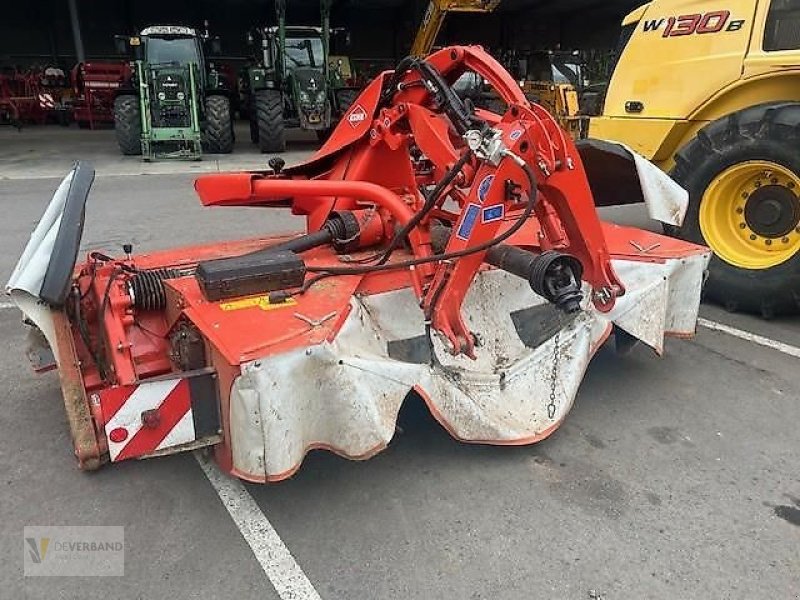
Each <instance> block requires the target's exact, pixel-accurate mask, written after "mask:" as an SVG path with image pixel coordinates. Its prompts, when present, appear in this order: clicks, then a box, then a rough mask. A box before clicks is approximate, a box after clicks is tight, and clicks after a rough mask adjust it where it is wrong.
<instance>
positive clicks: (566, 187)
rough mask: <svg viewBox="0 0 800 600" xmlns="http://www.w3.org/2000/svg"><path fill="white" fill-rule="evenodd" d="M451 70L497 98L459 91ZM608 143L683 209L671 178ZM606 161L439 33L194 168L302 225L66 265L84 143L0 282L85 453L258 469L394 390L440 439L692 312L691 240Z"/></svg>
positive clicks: (389, 420) (567, 399)
mask: <svg viewBox="0 0 800 600" xmlns="http://www.w3.org/2000/svg"><path fill="white" fill-rule="evenodd" d="M466 71H474V72H475V73H477V75H478V76H480V77H482V78H484V79H485V80H487V81H488V82H489V83H490V84H491V85H492V87H493V88H494V90H495V92H496V93H497V94H498V95H499V97H501V98H502V99H503V102H504V104H505V106H506V108H505V110H504V112H503V113H502V114H496V113H492V112H488V111H485V110H479V109H475V108H474V107H472V106H471V105H470V104H469V103H468V102H464V101H462V100H461V99H460V98H459V97H458V96H457V95H456V94H455V93H454V91H453V89H452V85H453V83H454V82H455V81H456V80H457V79H458V78H459V77H460V76H461V75H463V74H464V72H466ZM617 149H618V150H620V149H619V148H617ZM620 151H621V150H620ZM584 159H585V161H586V166H587V169H585V168H584ZM629 159H630V160H629V163H630V167H631V169H632V170H633V171H634V173H635V174H636V173H638V175H639V176H640V179H639V180H640V182H641V184H642V185H641V188H640V189H639V190H638V191H636V193H639V194H642V195H643V196H644V198H645V201H646V202H647V205H648V208H649V209H650V210H651V211H652V212H653V213H655V214H661V215H666V217H665V220H666V221H667V222H671V223H676V222H679V221H680V219H681V218H682V214H683V211H684V210H685V201H686V197H685V194H684V193H683V191H682V190H680V188H677V187H676V186H674V185H673V184H671V182H670V180H669V179H668V178H666V176H665V175H663V174H662V173H661V172H660V171H658V170H657V169H655V168H654V167H652V165H650V167H652V170H650V168H649V167H648V166H647V165H649V163H646V161H641V160H639V159H637V158H636V157H635V156H632V155H629ZM604 160H611V159H609V158H604V157H603V153H602V152H598V151H597V148H596V147H590V148H588V149H587V148H583V147H576V145H575V144H574V143H573V142H572V140H571V139H569V137H568V136H567V135H566V134H565V133H564V131H563V130H562V129H561V128H560V127H559V126H558V124H557V123H556V122H555V120H554V119H553V118H552V117H551V116H550V115H549V114H548V113H547V112H545V111H544V110H543V109H542V108H541V107H539V106H537V105H532V104H530V103H529V102H528V101H527V100H526V99H525V97H524V95H523V94H522V91H521V90H520V88H519V86H518V85H517V83H516V82H515V81H514V79H513V78H512V77H511V76H510V75H509V74H508V73H506V71H505V70H504V69H503V68H502V67H501V66H500V65H499V64H498V63H497V62H496V61H495V60H494V59H493V58H491V56H489V55H488V54H487V53H485V52H484V51H483V50H481V49H480V48H478V47H450V48H445V49H443V50H441V51H438V52H436V53H434V54H432V55H431V56H429V57H428V58H427V59H416V58H408V59H405V60H403V61H402V62H401V63H400V64H399V66H398V67H397V68H396V69H395V70H394V71H387V72H385V73H383V74H381V75H380V76H379V77H378V78H376V79H375V80H374V81H373V82H372V83H370V84H369V85H368V86H367V87H366V88H365V90H364V91H363V92H362V93H361V95H360V96H359V97H358V98H357V100H356V101H355V102H354V103H353V105H352V106H351V108H350V109H349V110H348V111H347V113H346V114H345V115H344V118H343V119H342V121H341V122H340V123H339V125H338V126H337V128H336V129H335V131H334V132H333V134H332V135H331V137H330V138H329V139H328V141H327V142H326V143H325V145H324V146H323V147H322V148H321V149H320V150H319V151H318V152H317V153H316V154H315V155H314V156H313V157H312V158H311V159H309V160H308V161H306V162H304V163H302V164H299V165H295V166H292V167H289V168H284V165H283V161H281V160H280V159H278V158H273V159H272V160H271V161H270V163H271V164H270V166H271V170H269V171H264V172H243V173H229V174H215V175H207V176H202V177H200V178H199V179H198V180H197V182H196V184H195V188H196V191H197V193H198V195H199V196H200V200H201V202H202V203H203V204H204V205H206V206H217V207H224V206H253V207H261V208H263V209H264V210H265V211H271V210H281V209H284V210H286V209H288V210H291V211H292V212H293V213H294V214H296V215H304V216H305V217H306V221H307V227H306V232H305V233H298V234H297V235H291V236H283V237H271V238H263V239H255V240H242V241H233V242H228V243H217V244H210V245H205V246H197V247H191V248H181V249H176V250H171V251H166V252H159V253H154V254H145V255H131V248H129V247H128V248H125V249H124V252H123V253H122V255H121V256H119V257H112V256H108V255H106V254H101V253H98V252H92V253H90V254H89V256H88V258H87V259H86V260H85V261H83V262H81V263H79V264H77V266H76V264H75V261H76V256H77V252H78V248H79V246H80V232H81V230H82V224H83V216H84V206H85V202H86V199H87V196H88V194H89V188H90V186H91V183H92V179H93V176H94V173H93V171H92V169H91V168H90V167H89V166H88V165H85V164H81V163H79V164H78V165H77V166H76V167H75V169H74V170H73V171H72V172H71V173H70V174H69V175H68V176H67V178H66V179H65V180H64V182H63V183H62V185H61V187H60V188H59V190H58V191H57V192H56V194H55V196H54V198H53V200H52V202H51V204H50V207H49V208H48V210H47V212H46V214H45V216H44V217H43V218H42V220H41V222H40V223H39V225H38V226H37V229H36V231H35V232H34V234H33V236H32V238H31V242H30V243H29V245H28V247H27V248H26V250H25V252H24V254H23V256H22V258H21V259H20V261H19V264H18V265H17V268H16V269H15V271H14V274H13V275H12V278H11V280H10V281H9V284H8V288H7V289H8V290H9V292H10V294H11V297H12V299H13V300H14V301H15V302H16V303H17V305H18V306H19V307H20V308H21V309H22V311H23V312H24V313H25V315H26V316H27V318H28V320H29V322H31V323H35V324H36V329H34V330H33V333H34V336H35V337H34V339H35V340H38V341H34V343H33V347H34V348H35V349H37V350H38V355H39V356H43V355H44V353H45V352H46V350H47V348H48V347H49V349H50V350H51V351H52V353H53V355H54V361H55V363H57V365H58V368H59V372H60V377H61V383H62V389H63V394H64V401H65V405H66V409H67V415H68V420H69V423H70V428H71V432H72V437H73V442H74V448H75V453H76V455H77V457H78V461H79V464H80V465H81V467H82V468H85V469H95V468H98V467H99V466H100V465H101V464H102V463H104V462H109V461H110V462H117V461H121V460H125V459H129V458H142V457H149V456H157V455H162V454H167V453H172V452H179V451H182V450H188V449H192V448H197V447H200V446H211V447H213V454H214V457H215V459H216V461H217V462H218V464H219V465H220V466H221V467H222V468H223V469H224V470H225V471H227V472H229V473H231V474H233V475H235V476H238V477H241V478H244V479H247V480H250V481H256V482H267V481H278V480H281V479H284V478H286V477H289V476H291V474H292V473H294V472H295V470H296V469H298V468H299V466H300V464H301V462H302V460H303V457H304V455H305V454H306V452H308V451H309V450H310V449H312V448H324V449H327V450H331V451H333V452H336V453H337V454H340V455H342V456H345V457H348V458H352V459H364V458H367V457H370V456H372V455H373V454H375V453H376V452H379V451H380V450H382V449H383V448H385V447H386V446H387V444H388V443H389V442H390V440H391V439H392V437H393V435H394V433H395V423H396V419H397V414H398V411H399V409H400V406H401V404H402V403H403V401H404V400H405V399H406V398H407V397H408V396H409V395H410V394H414V395H417V396H418V397H420V398H422V400H423V401H424V402H425V403H426V404H427V406H428V408H429V409H430V411H431V413H432V414H433V416H434V417H435V418H436V419H437V420H438V421H439V422H440V423H441V425H442V426H443V427H444V429H446V430H447V431H448V432H449V433H450V434H451V435H452V436H453V437H454V438H456V439H458V440H461V441H464V442H471V443H485V444H498V445H523V444H531V443H535V442H538V441H540V440H542V439H544V438H546V437H547V436H549V435H550V434H551V433H552V432H553V431H555V430H556V429H557V428H558V427H559V426H560V425H561V423H562V422H563V421H564V419H565V417H566V415H567V413H568V412H569V410H570V408H571V407H572V404H573V400H574V398H575V394H576V392H577V390H578V387H579V385H580V382H581V380H582V378H583V375H584V372H585V370H586V368H587V365H588V363H589V361H590V359H591V357H592V355H593V354H594V353H595V351H596V350H597V349H598V348H599V347H600V346H601V345H602V344H603V343H604V342H605V340H606V339H607V338H608V337H609V336H611V335H615V337H616V342H617V344H618V345H620V346H623V347H625V348H629V347H630V346H631V345H632V343H633V342H635V341H637V340H638V341H641V342H642V344H643V345H646V346H649V347H650V348H652V349H653V350H655V351H656V352H658V353H661V352H662V350H663V340H664V336H665V334H671V335H677V336H690V335H692V334H693V333H694V329H695V325H696V319H697V311H698V305H699V301H700V288H701V283H702V280H703V273H704V270H705V268H706V265H707V263H708V259H709V252H708V250H707V249H706V248H703V247H700V246H696V245H693V244H690V243H687V242H683V241H681V240H676V239H672V238H667V237H663V236H661V235H657V234H654V233H651V232H649V231H644V230H639V229H633V228H629V227H621V226H617V225H614V224H611V223H606V222H602V221H601V220H599V218H598V214H597V210H596V208H595V202H594V198H593V192H592V189H593V188H592V181H591V180H590V178H589V177H587V170H589V171H591V170H597V165H596V164H595V168H594V169H588V167H589V164H590V161H592V162H596V161H601V162H602V161H604ZM600 171H602V169H600ZM644 175H646V176H644ZM266 219H268V217H266ZM44 362H45V363H46V362H47V361H46V360H45V361H44ZM39 366H40V367H42V366H43V365H42V364H41V363H40V365H39ZM44 366H46V365H44Z"/></svg>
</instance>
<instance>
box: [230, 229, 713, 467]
mask: <svg viewBox="0 0 800 600" xmlns="http://www.w3.org/2000/svg"><path fill="white" fill-rule="evenodd" d="M615 230H618V232H624V233H626V234H627V233H629V232H630V231H631V230H627V229H625V228H615ZM647 235H648V237H650V238H651V239H653V238H657V239H664V240H665V242H664V243H665V245H668V242H667V241H666V240H667V239H666V238H661V236H655V235H653V234H647ZM669 242H670V243H671V242H672V241H671V240H670V241H669ZM637 245H638V244H637ZM676 246H679V247H680V250H679V251H676ZM632 250H633V247H632ZM645 250H647V252H646V253H645V254H646V255H647V257H646V258H644V259H643V258H642V257H641V256H635V257H634V256H632V257H631V259H622V258H620V259H616V260H614V268H615V269H616V272H617V273H618V274H619V276H620V277H621V278H622V280H623V282H624V284H625V287H626V289H627V293H626V295H625V296H624V297H623V298H621V299H620V301H619V302H618V304H617V306H616V307H615V308H614V309H613V311H612V312H610V313H606V314H603V313H600V312H598V311H596V310H595V309H594V308H593V307H592V306H591V304H590V303H588V302H586V301H585V302H584V310H583V311H582V312H580V313H579V314H578V315H577V316H575V317H574V318H572V317H570V318H568V317H566V316H564V315H562V314H561V313H560V312H558V311H557V310H556V309H554V308H553V307H552V306H551V305H550V304H549V303H547V302H546V301H545V300H544V299H542V298H540V297H539V296H536V295H534V294H533V293H532V292H531V290H530V287H529V286H528V285H527V283H526V282H525V281H523V280H521V279H519V278H516V277H514V276H512V275H509V274H507V273H505V272H503V271H499V270H487V271H482V272H481V273H480V274H479V275H478V277H477V278H476V280H475V282H474V284H473V286H472V287H471V289H470V291H469V293H468V295H467V298H466V302H465V305H464V313H465V317H466V321H467V323H468V324H469V327H470V329H471V330H472V331H474V332H475V333H476V334H477V335H478V338H479V339H478V342H479V345H478V347H477V350H476V353H477V360H475V361H473V360H470V359H469V358H466V357H453V356H451V355H450V354H448V353H447V352H446V351H445V350H444V347H443V345H442V344H441V343H440V342H439V340H438V339H437V338H436V336H435V335H433V336H432V343H430V342H429V338H428V336H427V335H426V332H425V324H424V322H423V320H422V315H421V313H420V310H419V307H418V301H417V300H416V298H415V296H414V294H413V292H412V291H411V290H410V289H408V288H405V289H401V290H396V291H388V292H383V293H379V294H374V295H366V296H359V295H356V296H353V298H352V299H351V301H350V312H349V315H348V316H347V318H346V319H345V321H344V323H343V324H342V326H341V328H340V329H339V330H338V333H337V334H336V335H335V337H334V338H333V339H332V340H331V341H329V342H324V343H322V344H319V345H314V346H309V347H302V348H297V349H295V350H293V351H290V352H287V353H282V354H277V355H271V356H265V357H264V358H261V359H258V360H252V361H250V362H247V363H245V364H243V365H242V366H241V375H240V376H239V377H237V378H236V380H235V381H234V384H233V387H232V389H231V396H230V415H229V419H230V434H231V435H230V444H231V450H232V455H233V472H234V474H236V475H237V476H239V477H242V478H244V479H248V480H251V481H258V482H264V481H278V480H281V479H285V478H287V477H289V476H291V475H292V474H293V473H294V472H295V471H296V470H297V469H298V468H299V466H300V464H301V462H302V460H303V457H304V455H305V454H306V452H307V451H308V450H310V449H313V448H324V449H328V450H331V451H333V452H336V453H337V454H340V455H343V456H345V457H347V458H351V459H364V458H368V457H370V456H372V455H374V454H375V453H377V452H379V451H380V450H382V449H383V448H385V447H386V445H387V444H388V443H389V441H390V440H391V439H392V436H393V435H394V432H395V423H396V419H397V414H398V411H399V410H400V406H401V404H402V403H403V400H404V399H405V397H406V396H407V394H408V393H409V392H410V391H411V390H416V391H417V392H418V393H419V394H420V395H421V396H422V398H423V399H424V400H425V402H426V403H427V405H428V407H429V409H430V410H431V412H432V414H433V415H434V416H435V418H436V419H437V420H438V421H439V422H440V423H441V424H442V425H443V426H444V427H445V429H447V431H448V432H450V434H451V435H452V436H453V437H455V438H456V439H459V440H461V441H465V442H473V443H487V444H508V445H521V444H530V443H534V442H537V441H540V440H542V439H544V438H546V437H547V436H549V435H550V434H551V433H552V432H553V431H555V430H556V429H557V428H558V426H559V425H560V424H561V422H562V421H563V419H564V417H565V416H566V414H567V413H568V412H569V410H570V408H571V407H572V404H573V401H574V399H575V395H576V394H577V391H578V388H579V386H580V382H581V380H582V379H583V375H584V372H585V371H586V368H587V365H588V363H589V360H590V359H591V357H592V355H593V354H594V352H595V351H596V350H597V348H598V347H599V346H600V345H601V344H602V343H603V342H604V341H605V339H606V338H607V337H608V336H609V335H610V333H611V332H612V329H613V327H612V325H616V326H618V327H620V328H622V329H624V330H625V331H626V332H627V333H629V334H631V335H632V336H634V337H635V338H637V339H639V340H641V341H643V342H644V343H645V344H647V345H649V346H650V347H652V348H653V349H654V350H655V351H656V352H658V353H661V351H662V349H663V338H664V334H673V335H678V336H690V335H692V334H693V333H694V329H695V322H696V319H697V310H698V305H699V294H700V288H701V282H702V278H703V273H704V271H705V268H706V265H707V263H708V260H709V254H708V252H707V251H706V249H704V248H700V247H697V246H691V245H687V244H683V243H681V242H677V243H673V244H672V247H671V248H670V247H666V248H665V252H663V253H662V254H661V255H659V254H657V253H656V252H655V249H652V248H650V249H645ZM633 254H643V253H642V252H641V251H636V252H633ZM587 291H588V290H587ZM587 296H588V295H587Z"/></svg>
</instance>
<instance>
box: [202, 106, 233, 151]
mask: <svg viewBox="0 0 800 600" xmlns="http://www.w3.org/2000/svg"><path fill="white" fill-rule="evenodd" d="M204 134H205V135H204V137H205V142H206V149H207V150H208V152H210V153H211V154H230V153H231V152H233V119H232V117H231V101H230V100H228V98H226V97H225V96H218V95H217V96H208V97H207V98H206V130H205V131H204Z"/></svg>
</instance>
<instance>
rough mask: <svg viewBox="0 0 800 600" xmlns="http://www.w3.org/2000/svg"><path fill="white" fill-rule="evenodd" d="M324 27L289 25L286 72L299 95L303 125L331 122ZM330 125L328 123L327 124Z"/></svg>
mask: <svg viewBox="0 0 800 600" xmlns="http://www.w3.org/2000/svg"><path fill="white" fill-rule="evenodd" d="M326 58H327V57H326V52H325V46H324V44H323V41H322V30H321V29H320V28H318V27H287V28H286V39H285V42H284V47H283V53H282V54H281V55H280V58H279V60H280V61H281V62H282V63H283V73H284V76H285V77H286V81H287V85H288V86H289V87H290V89H291V95H292V96H293V97H294V98H295V99H296V105H297V118H298V120H299V121H300V127H301V128H303V129H314V128H316V127H318V126H321V125H323V124H328V123H330V104H329V102H328V89H327V87H328V73H327V71H328V69H327V60H326ZM325 126H326V127H327V126H328V125H325Z"/></svg>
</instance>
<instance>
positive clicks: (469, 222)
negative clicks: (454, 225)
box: [456, 204, 481, 240]
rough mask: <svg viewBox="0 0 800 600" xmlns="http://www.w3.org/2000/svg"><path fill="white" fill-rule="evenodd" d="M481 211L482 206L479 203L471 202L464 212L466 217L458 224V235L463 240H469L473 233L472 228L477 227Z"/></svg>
mask: <svg viewBox="0 0 800 600" xmlns="http://www.w3.org/2000/svg"><path fill="white" fill-rule="evenodd" d="M480 212H481V207H480V206H478V205H477V204H470V205H469V206H467V210H466V211H465V212H464V219H463V220H462V221H461V225H459V226H458V232H457V233H456V237H458V238H460V239H462V240H468V239H469V236H470V235H472V230H473V229H475V223H477V222H478V214H479V213H480Z"/></svg>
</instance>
